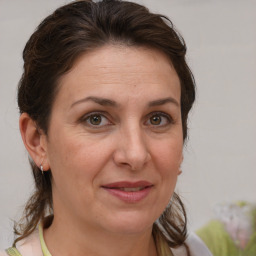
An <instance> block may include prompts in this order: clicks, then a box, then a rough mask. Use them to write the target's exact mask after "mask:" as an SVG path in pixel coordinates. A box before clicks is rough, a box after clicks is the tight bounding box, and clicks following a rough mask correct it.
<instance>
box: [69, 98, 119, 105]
mask: <svg viewBox="0 0 256 256" xmlns="http://www.w3.org/2000/svg"><path fill="white" fill-rule="evenodd" d="M87 101H93V102H95V103H97V104H99V105H102V106H110V107H117V106H118V104H117V103H116V102H115V101H113V100H110V99H106V98H99V97H93V96H90V97H86V98H84V99H81V100H78V101H76V102H74V103H73V104H72V105H71V107H70V108H72V107H73V106H75V105H77V104H80V103H83V102H87Z"/></svg>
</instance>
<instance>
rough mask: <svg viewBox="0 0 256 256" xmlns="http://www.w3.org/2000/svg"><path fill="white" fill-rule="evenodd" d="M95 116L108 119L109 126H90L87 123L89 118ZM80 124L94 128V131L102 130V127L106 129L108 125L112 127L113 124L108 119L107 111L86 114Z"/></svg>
mask: <svg viewBox="0 0 256 256" xmlns="http://www.w3.org/2000/svg"><path fill="white" fill-rule="evenodd" d="M94 115H99V116H102V117H103V118H105V119H107V120H108V124H107V125H106V124H105V125H92V124H90V123H89V122H87V120H88V118H90V117H91V116H94ZM79 121H80V122H82V123H86V125H87V126H88V127H90V128H93V129H100V128H102V127H106V126H108V125H111V124H112V122H111V121H110V119H109V118H108V117H107V112H105V111H93V112H90V113H88V114H85V115H83V116H82V117H81V118H80V119H79Z"/></svg>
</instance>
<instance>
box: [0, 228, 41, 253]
mask: <svg viewBox="0 0 256 256" xmlns="http://www.w3.org/2000/svg"><path fill="white" fill-rule="evenodd" d="M16 248H17V250H18V251H19V253H20V254H21V255H23V256H43V254H42V250H41V245H40V239H39V232H38V229H36V230H35V231H34V232H33V233H32V234H30V235H29V236H28V237H26V238H24V239H22V240H20V241H18V242H17V244H16ZM0 256H8V254H7V253H6V252H4V251H3V252H0Z"/></svg>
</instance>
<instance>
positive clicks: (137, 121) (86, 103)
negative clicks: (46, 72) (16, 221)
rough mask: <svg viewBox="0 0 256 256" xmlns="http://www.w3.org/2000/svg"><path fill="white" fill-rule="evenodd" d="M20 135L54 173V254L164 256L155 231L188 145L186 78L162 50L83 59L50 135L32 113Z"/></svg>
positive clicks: (113, 51)
mask: <svg viewBox="0 0 256 256" xmlns="http://www.w3.org/2000/svg"><path fill="white" fill-rule="evenodd" d="M20 130H21V134H22V138H23V141H24V144H25V146H26V148H27V150H28V152H29V154H30V156H31V157H32V158H33V160H34V162H35V163H36V164H37V165H38V166H40V164H41V163H42V161H43V167H44V170H45V171H47V170H49V169H51V171H52V176H53V179H52V187H53V205H54V220H53V223H52V224H51V226H50V227H49V228H48V229H45V230H44V238H45V241H46V244H47V247H48V249H49V251H50V252H51V253H52V255H54V256H59V255H64V256H65V255H78V256H80V255H90V256H103V255H104V256H110V255H111V256H113V255H120V256H137V255H140V256H143V255H144V256H149V255H150V256H153V255H156V250H155V245H154V241H153V238H152V225H153V223H154V221H155V220H156V219H157V218H158V217H159V216H160V215H161V213H162V212H163V211H164V209H165V207H166V206H167V204H168V202H169V200H170V198H171V196H172V194H173V191H174V188H175V185H176V181H177V177H178V174H179V167H180V164H181V161H182V149H183V135H182V122H181V110H180V82H179V78H178V76H177V74H176V72H175V70H174V68H173V66H172V65H171V63H170V61H169V59H168V58H167V57H166V56H165V55H164V54H163V53H161V52H159V51H157V50H154V49H149V48H142V47H140V48H139V47H126V46H116V45H115V46H111V45H107V46H104V47H101V48H99V49H96V50H94V51H91V52H89V53H86V54H84V55H82V56H80V58H79V59H78V60H77V61H76V62H75V64H74V66H73V68H72V69H71V70H70V71H69V72H68V73H67V74H65V75H63V76H62V77H61V79H60V81H59V91H58V93H57V96H56V98H55V101H54V104H53V108H52V114H51V118H50V125H49V129H48V134H47V136H46V135H45V134H44V133H43V132H38V130H37V129H36V126H35V124H34V122H33V121H32V120H31V119H30V117H29V116H28V115H27V114H26V113H24V114H22V115H21V117H20ZM113 183H115V185H113ZM111 184H112V185H111ZM127 184H128V185H127Z"/></svg>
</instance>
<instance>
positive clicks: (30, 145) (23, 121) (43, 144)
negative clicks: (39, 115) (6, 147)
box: [19, 113, 50, 171]
mask: <svg viewBox="0 0 256 256" xmlns="http://www.w3.org/2000/svg"><path fill="white" fill-rule="evenodd" d="M19 125H20V133H21V137H22V140H23V143H24V145H25V147H26V149H27V151H28V153H29V155H30V157H31V158H32V159H33V161H34V163H35V164H36V165H37V166H38V167H40V165H43V169H44V170H45V171H46V170H48V169H49V168H50V166H49V164H48V161H47V137H46V135H45V134H44V132H43V131H41V130H39V129H38V127H37V125H36V123H35V122H34V120H32V119H31V117H30V116H29V115H28V114H27V113H22V114H21V116H20V121H19Z"/></svg>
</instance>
